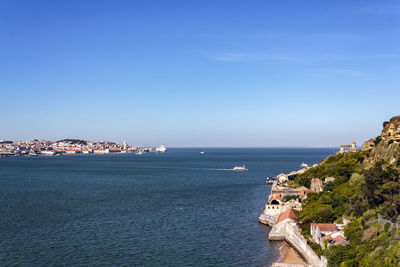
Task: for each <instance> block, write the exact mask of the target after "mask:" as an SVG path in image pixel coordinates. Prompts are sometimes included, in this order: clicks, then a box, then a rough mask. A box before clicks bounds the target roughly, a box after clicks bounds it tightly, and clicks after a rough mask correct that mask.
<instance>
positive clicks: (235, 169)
mask: <svg viewBox="0 0 400 267" xmlns="http://www.w3.org/2000/svg"><path fill="white" fill-rule="evenodd" d="M232 170H234V171H247V170H248V169H247V168H246V166H245V165H243V166H236V167H234V168H233V169H232Z"/></svg>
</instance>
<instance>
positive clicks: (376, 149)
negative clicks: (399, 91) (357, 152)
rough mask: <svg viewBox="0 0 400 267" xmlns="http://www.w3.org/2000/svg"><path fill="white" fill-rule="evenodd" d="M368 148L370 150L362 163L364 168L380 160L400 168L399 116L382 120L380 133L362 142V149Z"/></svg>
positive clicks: (386, 164)
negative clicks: (385, 120)
mask: <svg viewBox="0 0 400 267" xmlns="http://www.w3.org/2000/svg"><path fill="white" fill-rule="evenodd" d="M369 149H371V152H370V153H369V155H368V157H367V158H366V159H365V161H364V163H363V165H364V167H365V168H366V169H369V168H371V167H372V166H374V165H375V164H376V163H377V162H379V161H382V160H383V161H384V165H385V166H388V165H392V166H393V167H394V168H397V169H400V116H396V117H393V118H392V119H390V121H387V122H384V123H383V130H382V134H381V135H380V136H378V137H376V138H375V139H373V140H368V141H366V142H365V143H364V145H363V150H369Z"/></svg>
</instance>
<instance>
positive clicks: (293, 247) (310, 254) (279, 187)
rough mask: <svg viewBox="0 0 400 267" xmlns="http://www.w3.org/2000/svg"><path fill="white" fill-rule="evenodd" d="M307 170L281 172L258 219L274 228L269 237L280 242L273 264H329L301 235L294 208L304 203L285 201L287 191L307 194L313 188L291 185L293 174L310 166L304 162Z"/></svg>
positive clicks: (302, 194) (275, 265)
mask: <svg viewBox="0 0 400 267" xmlns="http://www.w3.org/2000/svg"><path fill="white" fill-rule="evenodd" d="M303 165H304V167H305V168H304V169H301V170H299V171H293V172H291V173H289V174H280V175H278V176H277V179H275V180H274V182H273V184H272V187H271V191H270V193H269V196H268V201H267V203H266V204H265V209H264V211H263V212H262V213H261V215H260V216H259V218H258V221H259V222H260V223H262V224H266V225H268V226H270V227H271V231H270V233H269V240H271V241H272V240H273V241H280V242H281V243H279V245H280V247H279V254H280V256H279V258H278V260H277V261H275V262H273V263H272V266H273V267H278V266H279V267H288V266H291V267H294V266H299V267H300V266H302V267H304V266H310V265H311V266H326V265H327V262H326V258H324V257H322V258H320V257H319V256H318V255H317V254H316V253H315V251H313V250H312V248H311V247H310V246H309V245H308V244H307V241H306V239H305V238H304V237H303V235H302V234H301V230H300V229H299V227H298V225H297V223H296V219H297V216H296V214H295V213H294V212H293V210H301V208H302V207H301V202H298V201H297V200H293V199H291V200H289V201H285V200H284V197H285V194H287V195H297V196H299V197H306V196H307V193H308V192H309V191H311V190H309V189H307V188H305V187H299V188H295V189H293V188H290V187H288V181H289V177H290V176H291V178H292V179H293V175H296V176H297V175H298V174H299V173H302V172H304V171H305V170H307V169H309V168H310V167H308V165H306V164H304V163H302V165H301V166H302V167H303Z"/></svg>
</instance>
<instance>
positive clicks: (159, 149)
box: [156, 145, 167, 152]
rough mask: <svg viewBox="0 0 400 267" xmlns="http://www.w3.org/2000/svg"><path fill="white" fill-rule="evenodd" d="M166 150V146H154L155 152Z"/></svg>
mask: <svg viewBox="0 0 400 267" xmlns="http://www.w3.org/2000/svg"><path fill="white" fill-rule="evenodd" d="M166 150H167V148H166V147H165V146H163V145H161V146H159V147H157V148H156V152H165V151H166Z"/></svg>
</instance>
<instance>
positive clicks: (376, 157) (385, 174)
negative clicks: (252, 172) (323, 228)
mask: <svg viewBox="0 0 400 267" xmlns="http://www.w3.org/2000/svg"><path fill="white" fill-rule="evenodd" d="M383 126H384V127H383V131H382V134H381V135H380V136H378V137H376V138H374V139H371V140H369V141H367V142H366V144H365V146H363V151H357V152H351V153H338V154H337V155H335V156H330V157H328V158H327V159H325V160H324V161H322V162H321V164H319V165H318V166H316V167H313V168H310V169H308V170H307V171H305V172H304V173H302V174H300V175H298V176H297V177H296V180H295V182H296V183H297V184H298V185H303V186H306V187H309V186H310V183H311V179H312V178H320V179H321V180H323V181H324V180H325V179H326V178H327V177H334V178H335V179H334V181H331V182H327V183H325V184H324V188H323V191H322V192H319V193H309V194H308V196H307V198H306V199H305V200H304V201H303V203H302V204H303V210H302V211H301V212H300V213H299V219H298V220H299V224H300V225H301V227H302V229H303V234H304V235H305V236H306V237H307V236H309V228H310V227H309V225H310V223H311V222H319V223H332V222H337V223H343V222H346V226H345V228H344V232H345V236H346V239H347V240H348V241H349V242H350V245H348V246H341V245H339V246H329V247H328V248H326V249H325V250H323V249H322V248H321V247H320V246H319V245H317V244H312V247H313V248H314V249H315V250H316V252H317V253H319V254H321V255H325V256H326V257H327V259H328V264H329V266H400V227H399V225H400V182H399V179H400V117H394V118H392V119H391V120H390V121H389V122H385V123H384V125H383Z"/></svg>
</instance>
